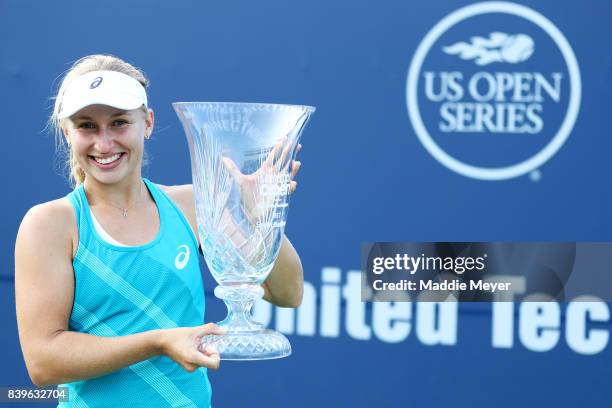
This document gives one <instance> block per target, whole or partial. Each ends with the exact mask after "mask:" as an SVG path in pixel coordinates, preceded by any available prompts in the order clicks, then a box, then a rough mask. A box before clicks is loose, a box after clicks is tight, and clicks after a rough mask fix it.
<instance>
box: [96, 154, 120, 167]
mask: <svg viewBox="0 0 612 408" xmlns="http://www.w3.org/2000/svg"><path fill="white" fill-rule="evenodd" d="M119 157H121V153H117V154H114V155H112V156H108V157H105V158H102V157H95V156H94V160H95V161H97V162H98V163H100V164H109V163H112V162H114V161H115V160H117V159H118V158H119Z"/></svg>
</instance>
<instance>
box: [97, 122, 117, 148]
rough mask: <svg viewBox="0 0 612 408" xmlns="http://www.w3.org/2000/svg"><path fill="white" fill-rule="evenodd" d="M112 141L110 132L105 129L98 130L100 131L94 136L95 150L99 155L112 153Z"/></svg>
mask: <svg viewBox="0 0 612 408" xmlns="http://www.w3.org/2000/svg"><path fill="white" fill-rule="evenodd" d="M113 145H114V140H113V137H112V135H111V134H110V132H109V131H108V130H107V129H105V128H100V131H99V132H98V134H97V135H96V149H97V150H98V151H99V152H100V153H107V152H110V151H112V148H113Z"/></svg>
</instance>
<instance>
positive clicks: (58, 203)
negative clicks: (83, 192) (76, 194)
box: [18, 197, 76, 246]
mask: <svg viewBox="0 0 612 408" xmlns="http://www.w3.org/2000/svg"><path fill="white" fill-rule="evenodd" d="M75 232H76V216H75V215H74V210H73V208H72V204H70V201H69V200H68V198H67V197H62V198H59V199H57V200H52V201H48V202H45V203H41V204H37V205H35V206H33V207H32V208H30V209H29V210H28V212H27V213H26V214H25V216H24V217H23V220H22V221H21V225H20V226H19V232H18V240H19V239H21V240H22V241H26V242H31V243H32V244H36V245H45V244H48V245H49V246H51V245H53V246H55V245H57V244H60V245H62V244H66V243H68V242H69V241H73V238H74V235H75Z"/></svg>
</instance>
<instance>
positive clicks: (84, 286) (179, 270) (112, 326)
mask: <svg viewBox="0 0 612 408" xmlns="http://www.w3.org/2000/svg"><path fill="white" fill-rule="evenodd" d="M147 86H148V81H147V79H146V77H145V76H144V74H143V73H142V71H140V70H138V69H137V68H135V67H133V66H132V65H130V64H128V63H127V62H125V61H123V60H121V59H119V58H116V57H113V56H107V55H94V56H89V57H85V58H83V59H81V60H79V61H77V62H76V63H75V64H74V66H73V67H72V68H71V70H70V71H69V72H68V73H67V74H66V76H65V78H64V80H63V82H62V84H61V86H60V88H59V91H58V95H57V98H56V103H55V108H54V111H53V114H52V116H51V119H50V123H51V124H52V125H53V127H54V128H55V130H56V134H57V138H58V145H59V146H60V147H63V149H64V151H65V152H66V153H67V155H68V164H69V168H70V175H71V180H72V182H73V185H74V187H75V188H74V190H73V191H72V192H71V193H70V194H68V195H67V196H66V197H63V198H60V199H57V200H54V201H50V202H46V203H43V204H39V205H37V206H35V207H33V208H32V209H30V210H29V211H28V213H27V214H26V215H25V217H24V219H23V221H22V223H21V226H20V229H19V233H18V236H17V241H16V246H15V290H16V308H17V320H18V326H19V337H20V342H21V347H22V351H23V355H24V359H25V362H26V365H27V369H28V372H29V374H30V377H31V379H32V381H33V382H34V383H35V384H37V385H39V386H43V385H51V384H63V385H65V386H67V387H68V389H69V392H70V401H69V402H62V403H60V405H59V406H62V407H68V406H89V407H95V406H104V407H107V406H121V405H127V406H151V407H162V406H181V407H208V406H209V405H210V398H211V389H210V383H209V381H208V378H207V372H206V368H213V369H215V368H217V367H218V366H219V355H218V353H217V352H216V350H213V349H201V348H200V347H199V343H200V339H201V337H202V336H204V335H207V334H215V335H221V334H222V330H221V329H220V328H219V327H218V326H216V325H214V324H211V323H209V324H204V289H203V283H202V278H201V274H200V268H199V261H198V257H197V253H198V247H199V242H198V237H197V236H196V235H195V234H194V233H193V231H194V230H196V221H195V209H194V200H193V188H192V186H191V185H184V186H171V187H167V186H161V185H157V184H154V183H152V182H151V181H149V180H147V179H144V178H142V175H141V167H142V161H143V153H144V144H145V140H146V139H147V138H149V137H150V136H151V133H152V132H153V126H154V114H153V110H151V109H150V108H149V105H148V100H147V95H146V87H147ZM298 169H299V162H295V163H294V166H293V173H294V175H295V173H296V172H297V170H298ZM190 254H191V256H190ZM302 286H303V277H302V268H301V264H300V260H299V257H298V255H297V253H296V252H295V250H294V249H293V247H292V246H291V243H290V242H289V240H288V239H287V238H286V237H284V238H283V245H282V247H281V250H280V254H279V257H278V260H277V262H276V264H275V266H274V269H273V270H272V272H271V273H270V275H269V276H268V278H267V280H266V282H264V284H263V287H264V291H265V296H264V298H265V299H266V300H268V301H270V302H272V303H274V304H277V305H280V306H289V307H296V306H297V305H299V303H300V301H301V297H302ZM181 367H182V369H181Z"/></svg>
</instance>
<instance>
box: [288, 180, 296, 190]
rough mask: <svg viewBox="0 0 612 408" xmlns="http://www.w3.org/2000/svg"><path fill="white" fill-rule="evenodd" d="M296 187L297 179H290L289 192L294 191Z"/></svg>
mask: <svg viewBox="0 0 612 408" xmlns="http://www.w3.org/2000/svg"><path fill="white" fill-rule="evenodd" d="M296 188H297V181H292V182H291V183H290V184H289V192H290V193H293V192H294V191H295V189H296Z"/></svg>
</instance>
